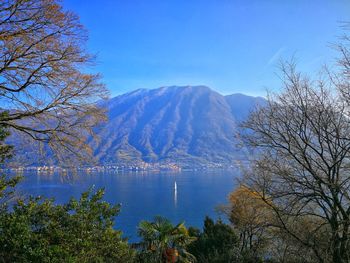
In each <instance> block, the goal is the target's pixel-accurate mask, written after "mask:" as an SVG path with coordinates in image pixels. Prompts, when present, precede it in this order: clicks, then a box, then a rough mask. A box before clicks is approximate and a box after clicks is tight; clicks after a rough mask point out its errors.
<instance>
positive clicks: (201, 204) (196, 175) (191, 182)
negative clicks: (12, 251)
mask: <svg viewBox="0 0 350 263" xmlns="http://www.w3.org/2000/svg"><path fill="white" fill-rule="evenodd" d="M237 175H238V171H232V170H231V171H226V170H216V171H182V172H176V173H175V172H156V173H155V172H103V173H90V174H87V173H78V174H74V175H73V174H68V175H60V174H57V173H54V174H45V173H42V174H38V173H36V172H35V173H33V172H32V173H25V174H24V180H23V181H22V182H21V184H20V189H21V191H22V192H23V193H25V194H32V195H42V196H44V197H49V198H55V200H56V202H57V203H63V202H67V201H68V200H69V199H70V197H71V196H74V197H76V198H78V197H79V196H80V194H81V193H82V192H83V191H85V190H87V189H88V188H89V187H92V186H93V187H95V189H98V188H102V187H104V188H105V197H104V199H105V200H106V201H108V202H111V203H113V204H116V203H120V204H121V212H120V214H119V215H118V216H117V218H116V228H118V229H121V230H122V231H123V233H124V237H128V238H129V240H131V241H135V240H137V225H138V223H139V222H140V221H141V220H151V219H152V218H153V217H154V216H155V215H162V216H165V217H167V218H169V219H170V220H171V221H172V222H173V223H174V224H176V223H179V222H181V221H185V224H186V226H196V227H200V228H201V227H202V226H203V220H204V217H205V216H206V215H208V216H210V217H212V218H218V217H219V215H218V214H217V212H216V211H215V208H216V207H217V206H218V205H220V204H225V203H227V196H228V194H229V193H230V192H231V191H232V190H233V187H234V185H235V178H236V177H237ZM175 182H176V186H177V187H176V190H175Z"/></svg>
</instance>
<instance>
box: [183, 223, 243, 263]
mask: <svg viewBox="0 0 350 263" xmlns="http://www.w3.org/2000/svg"><path fill="white" fill-rule="evenodd" d="M189 232H190V234H191V235H192V236H194V237H196V238H197V240H196V241H194V242H193V243H192V244H190V245H189V247H188V250H189V252H190V253H192V254H193V255H194V256H195V257H196V258H197V260H198V262H203V263H206V262H208V263H221V262H222V263H226V262H237V261H238V260H239V259H240V254H239V249H238V238H237V236H236V234H235V232H234V231H233V229H232V228H231V227H230V226H229V225H227V224H224V223H223V222H222V221H221V220H218V221H217V222H214V221H213V220H212V219H210V218H209V217H206V218H205V220H204V228H203V232H200V231H199V230H198V229H195V228H190V229H189Z"/></svg>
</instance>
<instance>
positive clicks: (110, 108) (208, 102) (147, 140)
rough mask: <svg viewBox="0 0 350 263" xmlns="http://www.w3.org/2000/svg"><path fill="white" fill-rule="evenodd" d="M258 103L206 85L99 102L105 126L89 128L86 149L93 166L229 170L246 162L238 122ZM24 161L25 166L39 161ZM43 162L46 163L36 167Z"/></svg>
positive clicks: (261, 102) (260, 101) (260, 102)
mask: <svg viewBox="0 0 350 263" xmlns="http://www.w3.org/2000/svg"><path fill="white" fill-rule="evenodd" d="M264 103H265V100H264V99H263V98H261V97H251V96H246V95H243V94H233V95H228V96H223V95H221V94H219V93H217V92H215V91H213V90H211V89H210V88H208V87H206V86H171V87H161V88H158V89H151V90H146V89H139V90H135V91H133V92H130V93H126V94H123V95H120V96H117V97H115V98H112V99H109V100H107V101H103V102H101V103H100V106H101V107H104V108H105V109H106V110H107V115H108V121H107V122H106V123H102V124H101V125H100V126H99V127H97V128H96V129H95V132H96V135H97V138H98V140H91V142H90V144H91V146H92V149H93V154H94V157H95V158H96V161H97V163H98V164H117V165H130V164H140V163H143V162H146V163H161V164H168V163H173V164H176V165H178V166H180V167H198V166H218V165H219V166H220V165H224V166H227V165H232V164H234V163H235V162H236V161H242V160H247V158H248V151H247V149H246V148H245V147H244V144H243V143H242V141H241V139H240V137H239V122H241V121H242V120H244V119H245V118H246V117H247V116H248V114H249V112H250V111H251V110H252V109H253V108H254V107H256V106H259V105H264ZM12 142H13V139H12ZM23 144H28V143H23ZM35 147H36V146H33V145H31V149H29V147H28V146H27V147H24V150H23V151H21V152H18V153H17V156H18V157H17V161H18V160H19V159H22V160H23V159H28V156H29V155H32V156H35V155H36V154H33V153H34V152H35V151H36V150H35ZM16 148H17V149H20V147H16ZM29 153H30V154H29ZM24 156H25V158H21V157H24ZM30 159H31V160H32V161H31V163H30V164H29V165H35V164H36V163H37V162H38V160H40V158H34V160H33V158H30ZM45 159H46V160H49V159H50V158H41V161H40V163H41V164H46V163H45Z"/></svg>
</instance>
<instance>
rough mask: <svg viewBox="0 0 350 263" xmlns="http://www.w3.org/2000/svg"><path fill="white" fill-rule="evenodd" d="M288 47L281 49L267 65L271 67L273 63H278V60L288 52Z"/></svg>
mask: <svg viewBox="0 0 350 263" xmlns="http://www.w3.org/2000/svg"><path fill="white" fill-rule="evenodd" d="M286 49H287V48H286V47H281V48H280V49H278V50H277V51H276V52H275V53H274V54H273V56H272V57H271V58H270V59H269V61H268V62H267V65H268V66H270V65H272V64H273V63H275V62H276V60H278V59H279V58H280V57H281V54H282V53H283V52H284V51H286Z"/></svg>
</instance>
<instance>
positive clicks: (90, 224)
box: [0, 190, 134, 262]
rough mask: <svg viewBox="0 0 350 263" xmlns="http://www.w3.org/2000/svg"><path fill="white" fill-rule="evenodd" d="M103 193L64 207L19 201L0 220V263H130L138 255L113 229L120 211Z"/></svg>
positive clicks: (87, 194) (47, 202) (85, 195)
mask: <svg viewBox="0 0 350 263" xmlns="http://www.w3.org/2000/svg"><path fill="white" fill-rule="evenodd" d="M102 197H103V190H99V191H97V192H95V193H92V192H91V191H88V192H85V193H83V194H82V196H81V198H80V199H79V200H76V199H71V200H70V201H69V202H68V203H67V204H65V205H55V204H54V203H53V202H52V200H41V199H40V198H31V199H30V200H29V201H27V202H25V201H23V200H20V201H18V202H17V203H16V205H15V206H14V207H13V210H12V211H11V212H7V213H1V215H0V262H132V261H133V257H134V252H133V251H132V250H131V249H130V248H129V246H128V244H127V242H126V241H125V240H123V239H122V238H121V232H120V231H117V230H114V229H113V222H114V217H115V216H116V215H117V214H118V212H119V206H111V205H110V204H108V203H107V202H104V201H102Z"/></svg>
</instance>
